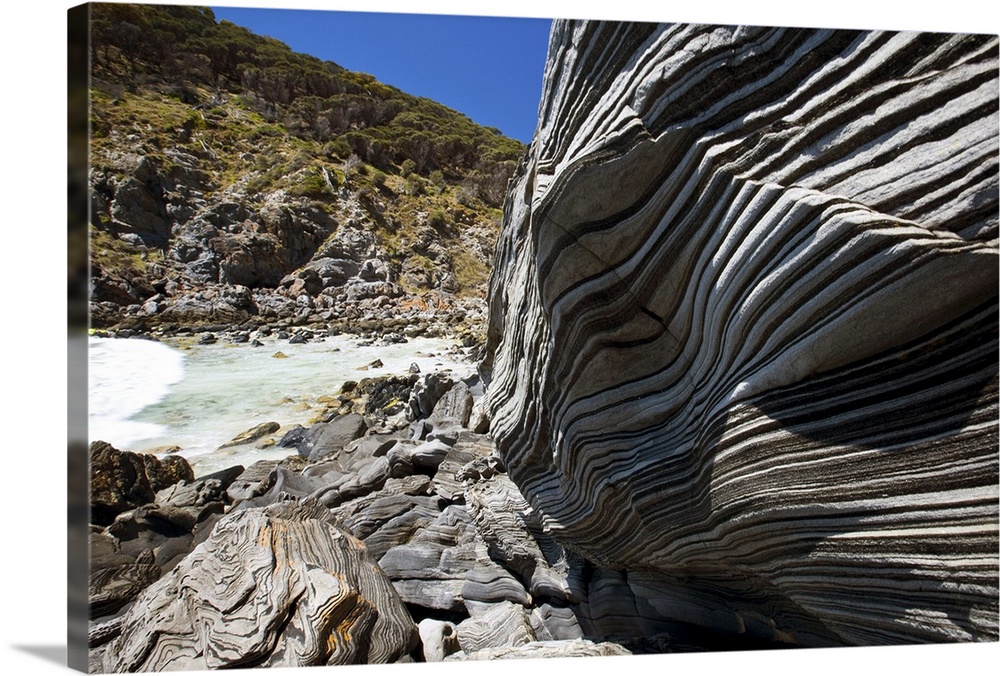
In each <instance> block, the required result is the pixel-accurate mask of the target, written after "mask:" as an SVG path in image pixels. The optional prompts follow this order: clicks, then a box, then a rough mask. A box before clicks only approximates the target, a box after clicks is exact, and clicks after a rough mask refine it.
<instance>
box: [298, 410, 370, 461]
mask: <svg viewBox="0 0 1000 676" xmlns="http://www.w3.org/2000/svg"><path fill="white" fill-rule="evenodd" d="M367 430H368V424H367V423H366V422H365V419H364V418H363V417H362V416H360V415H358V414H356V413H351V414H348V415H341V416H337V417H335V418H334V419H333V420H331V421H330V422H328V423H317V424H316V425H313V426H312V427H311V428H309V431H308V432H307V433H306V439H305V440H304V441H303V442H302V444H300V445H299V447H298V450H299V455H301V456H302V457H304V458H309V462H316V461H317V460H320V459H321V458H324V457H326V456H328V455H330V454H332V453H337V452H339V451H340V450H341V449H343V448H344V446H346V445H347V444H349V443H350V442H352V441H354V440H355V439H357V438H359V437H361V436H362V435H363V434H364V433H365V432H366V431H367Z"/></svg>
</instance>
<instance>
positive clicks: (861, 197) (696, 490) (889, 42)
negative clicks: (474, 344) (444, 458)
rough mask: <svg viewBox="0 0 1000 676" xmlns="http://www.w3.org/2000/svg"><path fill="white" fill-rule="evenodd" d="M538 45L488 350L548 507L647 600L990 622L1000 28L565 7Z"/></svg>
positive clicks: (499, 437) (960, 630)
mask: <svg viewBox="0 0 1000 676" xmlns="http://www.w3.org/2000/svg"><path fill="white" fill-rule="evenodd" d="M549 54H550V57H549V62H548V64H547V66H546V75H545V85H544V91H543V98H542V102H541V105H540V108H539V110H540V116H541V119H540V123H539V127H538V131H537V132H536V136H535V139H534V142H533V143H532V145H531V148H530V150H529V153H528V154H527V156H526V157H525V158H524V160H523V161H522V163H521V165H520V166H519V168H518V170H517V174H516V176H515V179H514V183H513V185H512V186H511V190H510V192H509V194H508V200H507V203H506V210H505V214H504V222H503V229H502V232H501V235H500V238H499V241H498V245H497V250H496V251H497V254H496V262H495V269H494V273H493V276H492V278H491V288H490V320H489V326H488V336H487V345H486V356H485V360H484V362H483V364H482V369H481V370H482V373H483V375H484V377H485V378H486V379H487V380H488V387H489V389H488V393H487V398H488V409H489V418H490V420H491V427H490V431H491V434H492V435H493V437H494V439H495V440H496V445H497V448H498V449H499V453H500V455H501V457H502V459H503V460H504V462H505V463H506V465H507V469H508V471H509V474H510V477H511V479H513V480H514V481H515V482H516V483H517V485H518V487H519V488H520V490H521V492H522V493H523V494H524V496H525V497H526V498H527V500H528V502H529V503H530V504H531V506H532V507H533V508H534V510H535V512H536V513H537V515H538V516H539V518H540V519H541V520H542V521H543V522H544V523H545V524H546V526H547V527H548V528H550V529H551V531H552V532H553V534H554V535H555V536H556V537H557V538H558V539H559V540H560V541H562V542H563V543H565V544H566V545H567V547H568V548H570V549H572V550H574V551H576V552H578V553H580V554H582V555H583V556H585V557H586V558H588V559H589V560H591V561H592V562H594V563H596V564H598V565H600V566H605V567H606V568H608V569H609V570H625V571H642V572H643V573H642V574H643V576H644V577H643V578H642V580H643V581H642V582H641V584H639V583H636V582H635V579H634V578H633V577H631V576H630V577H629V578H628V580H629V582H628V585H631V586H632V587H634V591H635V597H636V598H644V599H649V601H648V605H647V606H646V607H645V608H644V610H643V612H644V613H647V615H648V616H649V617H651V618H652V617H655V616H656V615H657V613H660V614H661V615H662V616H664V617H666V618H669V619H673V620H681V621H683V618H679V617H678V616H677V615H678V609H679V608H683V609H684V611H683V613H682V614H684V615H686V617H687V618H688V619H689V621H690V622H692V623H695V624H700V625H701V626H703V627H707V628H709V629H712V630H717V631H727V632H739V631H749V630H748V629H747V628H748V627H752V626H759V625H766V626H768V627H769V631H770V632H771V634H773V635H775V636H784V637H786V639H787V640H788V641H789V642H792V643H797V644H800V645H802V644H805V645H818V644H829V642H832V643H841V644H885V643H901V642H902V643H908V642H926V641H964V640H994V641H995V640H997V637H998V625H997V614H998V584H997V549H998V542H997V533H998V522H997V492H998V488H997V484H998V480H997V477H998V463H997V445H998V436H997V429H998V424H997V351H998V348H997V336H998V318H997V286H998V247H997V205H998V187H997V186H998V159H997V143H998V140H997V136H998V131H997V117H996V110H997V107H996V93H997V86H998V61H997V37H996V36H982V35H947V34H923V33H885V32H859V31H837V30H807V29H773V28H758V27H729V26H727V27H723V26H702V25H690V26H687V25H653V24H642V23H635V24H619V23H597V22H575V21H560V22H556V23H555V24H554V27H553V30H552V34H551V42H550V51H549ZM676 576H682V579H683V580H684V583H683V584H684V585H686V587H685V586H682V587H680V588H674V587H673V586H672V585H673V583H672V582H671V580H672V579H673V580H675V581H676V579H677V578H676ZM737 581H739V584H736V582H737ZM747 581H749V583H748V584H749V588H748V587H747V584H745V583H747ZM637 584H638V586H636V585H637ZM679 589H689V590H691V589H694V590H697V593H694V592H685V593H681V592H680V591H679ZM681 598H682V599H683V603H682V604H681V605H678V600H679V599H681ZM740 599H753V600H754V601H755V603H753V604H745V603H742V602H741V601H740ZM848 599H851V600H853V601H851V602H850V603H848V602H847V600H848ZM748 605H749V606H751V607H748ZM789 608H794V609H795V611H794V612H784V610H783V609H789ZM633 612H635V611H633ZM595 614H596V615H606V613H603V612H601V611H600V610H597V611H596V613H595ZM654 625H655V623H654V622H651V624H650V626H654ZM807 625H808V626H807ZM799 629H802V630H803V631H801V632H800V631H798V630H799Z"/></svg>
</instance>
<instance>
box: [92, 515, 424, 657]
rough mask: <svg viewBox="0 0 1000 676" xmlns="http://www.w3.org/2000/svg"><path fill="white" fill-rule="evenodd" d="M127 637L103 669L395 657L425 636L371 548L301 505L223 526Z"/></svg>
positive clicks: (163, 583)
mask: <svg viewBox="0 0 1000 676" xmlns="http://www.w3.org/2000/svg"><path fill="white" fill-rule="evenodd" d="M117 631H118V633H119V636H118V637H117V638H115V639H114V640H113V641H111V642H110V643H108V644H107V646H106V648H104V650H103V652H102V654H101V655H100V656H99V657H98V658H97V660H96V661H98V662H99V670H101V671H108V672H112V671H113V672H124V671H169V670H179V669H218V668H225V667H249V666H308V665H318V664H365V663H383V662H395V661H398V660H400V659H404V658H408V656H409V654H410V652H411V651H412V650H413V649H414V648H415V647H416V645H417V641H418V636H417V628H416V625H415V624H414V623H413V620H412V619H411V617H410V614H409V612H408V611H407V610H406V608H405V607H404V606H403V604H402V602H401V601H400V599H399V597H398V596H397V595H396V593H395V591H394V590H393V589H392V585H391V583H390V582H389V580H388V579H387V578H386V577H385V574H384V573H383V572H382V571H381V570H380V569H379V568H378V567H377V566H376V565H375V562H374V561H373V560H372V559H371V558H370V556H368V554H367V553H366V552H365V548H364V546H363V545H362V544H361V543H360V542H359V541H358V540H356V539H355V538H353V537H352V536H350V535H348V534H347V533H345V532H344V531H342V530H341V529H340V528H339V527H338V526H337V525H336V522H335V520H334V519H333V517H332V516H331V515H330V513H329V511H328V510H326V509H325V508H323V507H322V506H320V505H318V504H317V503H315V502H312V503H310V502H304V503H298V502H292V501H289V502H280V503H276V504H274V505H271V506H269V507H265V508H257V509H246V510H242V511H239V512H236V513H234V514H231V515H229V516H227V517H226V518H225V519H223V520H222V521H220V522H219V523H218V524H217V526H216V527H215V529H214V530H213V531H212V534H211V535H210V536H209V538H208V540H207V541H206V542H205V543H204V544H202V545H201V546H199V547H198V548H196V549H195V550H194V551H193V552H192V553H191V555H190V556H188V557H187V558H185V559H184V560H183V561H182V562H181V563H180V564H179V565H178V566H177V567H176V568H175V569H174V570H173V571H171V572H170V573H169V574H167V575H165V576H164V577H162V578H160V580H159V581H157V582H156V583H154V584H153V585H151V586H149V587H148V588H147V589H146V590H145V591H144V592H143V593H142V594H141V595H140V596H139V598H138V599H137V600H136V602H135V604H134V605H133V606H132V607H131V608H130V609H129V611H128V612H127V613H126V614H125V615H124V617H123V618H122V619H121V620H120V622H119V627H118V628H117Z"/></svg>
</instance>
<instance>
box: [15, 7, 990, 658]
mask: <svg viewBox="0 0 1000 676" xmlns="http://www.w3.org/2000/svg"><path fill="white" fill-rule="evenodd" d="M174 2H178V0H174ZM73 4H75V3H72V2H52V1H49V0H45V1H42V0H15V2H14V3H11V4H10V5H6V7H7V9H6V14H5V16H4V18H3V21H2V22H0V31H2V39H0V49H2V50H3V59H2V61H0V63H2V68H3V77H2V80H0V86H2V89H0V91H2V95H0V104H2V105H0V109H2V115H3V127H2V128H0V139H2V146H0V147H2V149H3V155H2V158H0V173H2V181H0V191H2V192H0V196H2V199H3V202H2V204H3V208H2V210H0V228H2V232H3V233H4V235H5V237H4V238H3V240H2V244H0V252H2V256H3V261H2V265H0V274H2V282H0V289H2V291H0V293H2V294H3V296H2V303H0V313H2V314H0V316H2V317H3V324H2V326H0V339H2V341H3V342H2V345H0V355H2V357H3V368H2V373H3V386H2V390H0V391H3V393H4V395H5V396H4V397H3V406H2V407H0V411H3V415H2V416H0V425H2V430H3V436H2V439H3V443H2V445H0V455H2V457H3V459H4V464H3V472H2V474H0V482H2V483H0V496H2V497H0V501H2V502H0V515H2V516H0V523H2V524H3V530H2V539H0V542H2V543H3V545H2V551H0V559H2V571H0V618H2V619H0V666H2V667H3V670H2V672H3V673H4V674H51V673H63V672H64V670H65V667H64V666H62V664H63V663H64V659H65V657H64V655H65V646H66V638H65V637H66V582H65V579H66V564H65V562H66V520H65V510H66V502H65V485H66V469H65V464H66V462H65V448H66V403H65V402H66V385H65V383H66V366H67V365H66V347H65V345H66V343H65V336H66V333H65V316H66V313H65V293H66V292H65V289H66V286H65V277H64V274H65V273H64V270H65V269H66V268H65V261H66V251H65V246H66V243H65V232H66V229H65V228H66V225H65V223H66V221H65V220H64V218H65V213H66V206H65V204H66V192H65V187H64V186H65V176H66V174H65V156H66V155H65V149H66V133H65V129H66V113H65V91H66V84H65V83H66V69H65V62H66V57H65V54H66V37H65V36H66V10H67V9H68V8H69V7H71V6H73ZM182 4H192V3H191V2H190V1H187V2H183V1H182ZM198 4H210V3H209V2H203V3H198ZM216 4H217V5H237V6H265V7H278V6H284V7H297V8H309V9H353V10H358V9H365V10H371V11H379V10H381V11H411V12H412V11H418V8H419V11H421V12H429V13H476V14H483V15H493V16H534V17H555V16H559V17H572V18H608V19H628V20H649V21H693V22H700V23H723V24H734V23H751V24H757V25H792V26H824V27H836V28H885V29H892V30H930V31H957V32H982V33H994V34H996V33H998V32H1000V28H998V25H1000V21H998V10H997V9H995V8H992V9H991V8H989V6H992V5H995V4H996V3H995V2H991V1H990V0H982V1H955V0H948V1H944V2H942V1H940V0H939V1H938V2H905V3H904V2H894V3H888V2H882V3H877V2H874V1H873V0H867V1H865V2H861V1H855V0H849V1H848V0H834V1H833V2H829V3H822V2H818V1H816V0H813V1H808V0H799V1H798V2H795V3H780V2H768V1H761V0H742V1H741V2H720V1H716V0H700V1H698V0H695V1H694V2H690V1H689V2H683V3H681V2H678V3H674V5H675V6H671V5H670V4H669V3H662V2H649V0H615V1H614V2H608V3H593V2H567V1H560V2H556V1H554V0H534V1H532V2H525V1H521V0H508V1H507V2H503V3H499V2H496V0H489V1H488V2H477V3H472V2H469V1H468V0H465V1H461V0H451V1H446V0H431V1H426V0H425V1H423V2H421V3H419V4H417V3H402V2H390V1H383V0H368V1H367V2H365V3H363V4H362V3H361V2H359V0H348V1H342V2H337V1H336V0H296V1H295V2H285V3H281V2H276V1H272V2H261V1H259V0H257V1H254V0H246V1H244V2H234V1H233V0H218V1H217V2H216ZM820 5H823V6H822V7H821V6H820ZM932 5H933V6H932ZM473 7H474V9H473ZM998 656H1000V644H997V643H993V644H988V645H976V646H969V645H965V646H930V647H905V648H880V649H870V648H865V649H839V650H809V651H786V652H782V653H734V654H732V653H731V654H712V655H669V656H656V657H645V656H643V657H628V658H603V659H588V660H560V661H559V663H558V664H556V663H554V662H552V661H525V662H516V663H515V662H497V663H492V664H477V665H475V666H474V667H472V666H464V665H412V666H408V667H398V668H397V667H340V668H338V670H340V671H342V672H343V673H348V674H364V675H365V676H367V675H369V674H370V675H373V676H375V675H384V674H389V675H390V676H399V675H400V674H413V675H414V676H417V675H419V674H424V675H427V674H432V673H433V674H435V675H438V674H456V675H457V674H460V673H467V672H468V670H469V669H472V668H474V669H475V670H476V673H484V674H500V673H503V672H508V671H510V670H512V669H516V670H517V671H518V672H521V673H525V674H535V673H537V674H542V673H550V672H551V670H553V669H562V668H569V669H573V670H580V669H583V670H584V672H585V673H591V672H593V673H602V672H606V671H628V672H633V673H636V674H654V673H656V674H660V673H676V674H689V673H715V672H716V671H723V670H724V671H728V672H740V673H745V672H749V673H768V674H785V673H787V674H804V673H808V674H838V675H840V674H843V673H844V672H845V671H846V672H848V673H852V672H854V673H862V674H866V673H876V672H890V671H891V672H896V673H903V674H907V675H908V674H937V675H941V674H946V675H947V674H949V673H952V672H956V671H960V672H962V673H965V674H967V673H970V672H972V673H976V672H981V671H983V670H989V673H995V671H994V670H995V669H996V666H997V664H998V663H1000V660H998ZM239 673H251V672H250V671H241V672H239ZM271 673H276V674H293V673H294V674H301V673H302V672H299V671H296V670H292V669H280V670H271ZM308 673H317V672H315V671H312V670H311V671H309V672H308Z"/></svg>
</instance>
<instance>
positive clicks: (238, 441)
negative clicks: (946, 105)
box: [219, 422, 281, 448]
mask: <svg viewBox="0 0 1000 676" xmlns="http://www.w3.org/2000/svg"><path fill="white" fill-rule="evenodd" d="M280 428H281V425H279V424H278V423H276V422H265V423H261V424H259V425H256V426H254V427H252V428H250V429H248V430H247V431H246V432H243V433H241V434H238V435H236V436H235V437H233V438H232V439H231V440H229V441H227V442H226V443H224V444H222V445H221V446H219V448H229V447H230V446H240V445H242V444H249V443H250V442H252V441H257V440H258V439H260V438H262V437H264V436H267V435H268V434H272V433H274V432H277V431H278V429H280Z"/></svg>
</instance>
